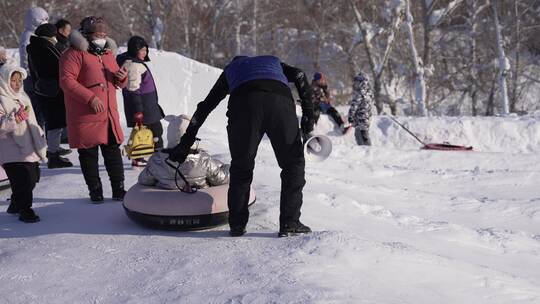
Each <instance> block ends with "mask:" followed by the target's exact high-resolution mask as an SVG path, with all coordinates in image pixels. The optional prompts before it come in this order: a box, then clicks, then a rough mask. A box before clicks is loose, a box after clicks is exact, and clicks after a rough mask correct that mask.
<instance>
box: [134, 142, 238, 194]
mask: <svg viewBox="0 0 540 304" xmlns="http://www.w3.org/2000/svg"><path fill="white" fill-rule="evenodd" d="M198 151H199V153H197V154H189V155H188V157H187V158H186V161H185V162H184V163H182V164H181V165H180V172H182V174H183V175H184V176H185V177H186V179H187V180H188V182H189V183H190V184H191V186H195V187H197V188H207V187H209V186H218V185H223V184H228V183H229V165H226V164H223V163H222V162H220V161H219V160H217V159H213V158H212V157H211V156H210V155H209V154H208V153H206V152H204V151H202V150H198ZM168 156H169V155H168V154H167V153H162V152H156V153H154V154H153V155H152V156H151V157H150V159H149V160H148V164H147V165H146V168H144V170H143V171H142V172H141V174H140V175H139V184H141V185H145V186H156V187H159V188H164V189H170V190H175V189H177V188H176V184H175V180H174V178H175V173H176V170H175V169H173V168H171V167H170V166H169V165H167V163H165V159H166V158H167V157H168ZM169 162H170V163H172V164H173V165H174V166H175V167H176V166H178V163H176V162H171V161H169ZM177 182H178V186H179V187H182V186H184V181H183V180H182V178H181V177H180V176H178V179H177Z"/></svg>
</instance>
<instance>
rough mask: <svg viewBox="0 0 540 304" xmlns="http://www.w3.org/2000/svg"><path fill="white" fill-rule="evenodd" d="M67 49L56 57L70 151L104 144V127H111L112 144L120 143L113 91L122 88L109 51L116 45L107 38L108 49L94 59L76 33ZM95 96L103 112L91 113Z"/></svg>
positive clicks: (106, 129) (121, 136)
mask: <svg viewBox="0 0 540 304" xmlns="http://www.w3.org/2000/svg"><path fill="white" fill-rule="evenodd" d="M70 42H71V47H70V48H69V49H68V50H67V51H65V52H64V53H63V54H62V57H61V58H60V87H61V88H62V90H63V91H64V101H65V104H66V122H67V128H68V140H69V146H70V147H71V148H91V147H95V146H97V145H100V144H108V128H109V124H111V128H112V130H113V133H114V136H115V139H116V143H118V144H121V143H122V142H123V140H124V135H123V133H122V128H121V126H120V119H119V116H118V105H117V103H116V89H118V88H122V87H125V85H126V82H127V79H123V81H122V82H120V81H118V80H117V79H115V77H114V74H115V73H116V72H117V71H118V70H119V67H118V64H117V63H116V59H115V55H114V54H113V52H114V51H115V50H116V44H115V43H114V41H113V40H112V39H109V38H107V44H108V46H109V47H110V49H108V50H107V51H106V52H105V54H103V55H102V56H98V55H95V54H92V53H90V52H88V46H89V43H88V41H87V40H86V38H84V37H83V36H82V35H81V34H80V33H79V32H77V31H74V32H72V34H71V35H70ZM95 96H97V97H98V98H99V99H101V101H102V102H103V105H104V107H105V110H104V111H102V112H100V113H95V112H94V110H93V109H92V107H91V106H90V102H91V101H92V100H93V99H94V97H95Z"/></svg>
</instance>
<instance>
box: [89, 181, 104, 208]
mask: <svg viewBox="0 0 540 304" xmlns="http://www.w3.org/2000/svg"><path fill="white" fill-rule="evenodd" d="M88 191H89V192H90V200H91V201H92V202H93V203H94V204H101V203H103V200H104V198H103V188H102V186H101V182H99V183H98V184H96V185H93V186H88Z"/></svg>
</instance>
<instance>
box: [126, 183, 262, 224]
mask: <svg viewBox="0 0 540 304" xmlns="http://www.w3.org/2000/svg"><path fill="white" fill-rule="evenodd" d="M228 189H229V185H221V186H214V187H209V188H205V189H199V190H198V191H197V192H196V193H193V194H190V193H185V192H182V191H178V190H165V189H160V188H157V187H148V186H142V185H139V184H135V185H134V186H133V187H131V188H130V189H129V190H128V192H127V193H126V196H125V197H124V202H123V207H124V210H125V211H126V214H127V216H128V217H129V218H130V219H132V220H133V221H135V222H137V223H139V224H141V225H144V226H146V227H150V228H155V229H163V230H179V231H189V230H202V229H208V228H212V227H216V226H220V225H224V224H226V223H227V222H228V216H229V209H228V207H227V191H228ZM255 199H256V198H255V192H254V191H253V190H251V192H250V196H249V205H250V206H251V205H252V204H253V203H254V202H255Z"/></svg>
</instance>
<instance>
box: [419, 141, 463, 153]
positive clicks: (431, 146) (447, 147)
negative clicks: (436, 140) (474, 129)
mask: <svg viewBox="0 0 540 304" xmlns="http://www.w3.org/2000/svg"><path fill="white" fill-rule="evenodd" d="M422 149H423V150H439V151H472V149H473V147H471V146H469V147H466V146H458V145H451V144H449V143H444V144H425V145H424V146H423V147H422Z"/></svg>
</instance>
